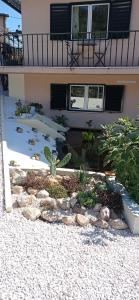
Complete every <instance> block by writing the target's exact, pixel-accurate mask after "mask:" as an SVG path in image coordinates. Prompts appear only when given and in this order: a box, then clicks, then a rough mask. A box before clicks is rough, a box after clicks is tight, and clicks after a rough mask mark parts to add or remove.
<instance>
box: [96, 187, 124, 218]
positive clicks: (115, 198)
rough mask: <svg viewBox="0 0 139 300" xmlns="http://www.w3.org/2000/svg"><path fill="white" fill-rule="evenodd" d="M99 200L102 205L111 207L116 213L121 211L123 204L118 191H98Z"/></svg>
mask: <svg viewBox="0 0 139 300" xmlns="http://www.w3.org/2000/svg"><path fill="white" fill-rule="evenodd" d="M98 197H99V201H100V203H101V204H102V205H103V206H107V207H109V208H110V209H113V210H114V211H115V212H116V213H118V212H122V210H123V204H122V197H121V195H120V194H119V193H116V192H111V191H99V192H98Z"/></svg>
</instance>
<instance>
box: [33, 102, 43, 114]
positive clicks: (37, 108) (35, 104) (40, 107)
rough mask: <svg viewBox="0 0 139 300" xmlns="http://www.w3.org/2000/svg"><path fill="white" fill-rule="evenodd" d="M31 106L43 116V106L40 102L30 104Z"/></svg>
mask: <svg viewBox="0 0 139 300" xmlns="http://www.w3.org/2000/svg"><path fill="white" fill-rule="evenodd" d="M30 106H33V107H35V111H36V112H37V113H39V114H42V109H43V105H42V104H41V103H38V102H32V103H30Z"/></svg>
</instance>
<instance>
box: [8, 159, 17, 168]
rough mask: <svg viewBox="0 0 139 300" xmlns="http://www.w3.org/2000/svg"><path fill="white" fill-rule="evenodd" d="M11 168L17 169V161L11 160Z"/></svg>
mask: <svg viewBox="0 0 139 300" xmlns="http://www.w3.org/2000/svg"><path fill="white" fill-rule="evenodd" d="M9 166H11V167H15V166H17V162H16V161H15V160H10V163H9Z"/></svg>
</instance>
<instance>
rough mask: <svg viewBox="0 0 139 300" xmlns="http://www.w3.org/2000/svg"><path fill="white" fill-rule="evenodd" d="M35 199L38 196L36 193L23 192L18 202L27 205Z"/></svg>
mask: <svg viewBox="0 0 139 300" xmlns="http://www.w3.org/2000/svg"><path fill="white" fill-rule="evenodd" d="M35 200H36V197H35V196H34V195H26V194H22V195H21V196H19V197H18V199H17V203H18V205H19V207H25V206H30V205H31V204H32V203H33V202H34V201H35Z"/></svg>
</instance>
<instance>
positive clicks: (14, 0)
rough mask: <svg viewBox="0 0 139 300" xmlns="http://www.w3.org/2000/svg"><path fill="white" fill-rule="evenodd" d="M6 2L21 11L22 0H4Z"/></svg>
mask: <svg viewBox="0 0 139 300" xmlns="http://www.w3.org/2000/svg"><path fill="white" fill-rule="evenodd" d="M2 1H3V2H4V3H6V4H7V5H9V6H10V7H12V8H13V9H15V10H16V11H17V12H19V13H21V0H2Z"/></svg>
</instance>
